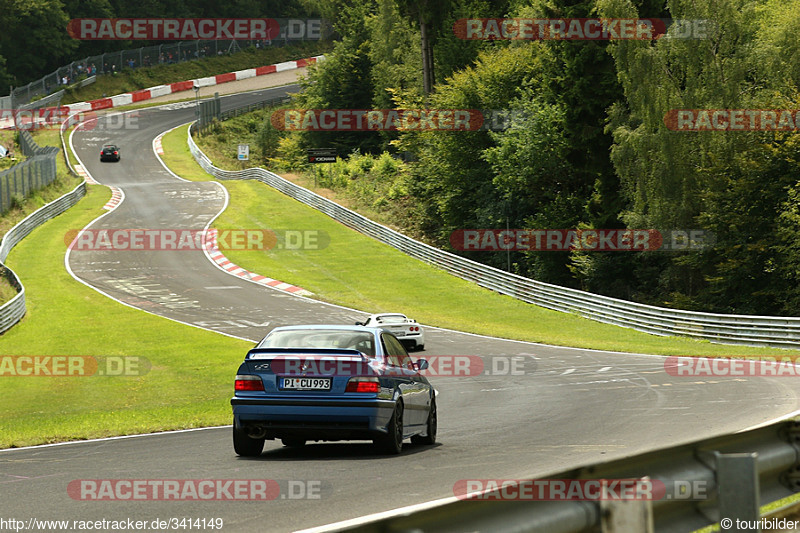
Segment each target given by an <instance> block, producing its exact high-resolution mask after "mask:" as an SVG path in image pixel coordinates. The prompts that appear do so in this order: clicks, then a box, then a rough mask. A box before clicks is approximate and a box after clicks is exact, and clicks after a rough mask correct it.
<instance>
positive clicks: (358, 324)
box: [356, 322, 364, 326]
mask: <svg viewBox="0 0 800 533" xmlns="http://www.w3.org/2000/svg"><path fill="white" fill-rule="evenodd" d="M363 325H364V323H363V322H356V326H363Z"/></svg>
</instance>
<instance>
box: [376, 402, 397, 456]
mask: <svg viewBox="0 0 800 533" xmlns="http://www.w3.org/2000/svg"><path fill="white" fill-rule="evenodd" d="M386 429H387V433H386V435H382V436H381V437H379V438H377V439H375V445H376V447H377V448H378V449H379V450H380V451H381V452H383V453H387V454H391V455H397V454H398V453H400V452H401V451H402V450H403V402H399V401H398V402H397V405H396V406H395V408H394V412H393V413H392V419H391V420H390V421H389V426H388V427H387V428H386Z"/></svg>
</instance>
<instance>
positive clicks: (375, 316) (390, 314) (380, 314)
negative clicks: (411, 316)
mask: <svg viewBox="0 0 800 533" xmlns="http://www.w3.org/2000/svg"><path fill="white" fill-rule="evenodd" d="M382 316H401V317H403V318H408V317H407V316H406V315H404V314H403V313H376V314H374V315H369V317H370V318H379V317H382Z"/></svg>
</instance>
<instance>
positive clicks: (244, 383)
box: [234, 374, 264, 391]
mask: <svg viewBox="0 0 800 533" xmlns="http://www.w3.org/2000/svg"><path fill="white" fill-rule="evenodd" d="M234 390H237V391H258V390H262V391H263V390H264V382H263V381H261V378H260V377H259V376H247V375H242V374H240V375H238V376H236V383H235V385H234Z"/></svg>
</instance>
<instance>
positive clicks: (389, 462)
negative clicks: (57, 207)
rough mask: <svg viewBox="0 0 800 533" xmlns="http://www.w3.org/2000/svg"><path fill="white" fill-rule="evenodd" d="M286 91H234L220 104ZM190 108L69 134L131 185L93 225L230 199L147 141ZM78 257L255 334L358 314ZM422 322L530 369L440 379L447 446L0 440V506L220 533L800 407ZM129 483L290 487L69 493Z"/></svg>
mask: <svg viewBox="0 0 800 533" xmlns="http://www.w3.org/2000/svg"><path fill="white" fill-rule="evenodd" d="M286 90H287V88H278V89H273V90H266V91H258V92H257V93H249V94H245V95H237V96H232V97H228V98H223V109H225V108H226V107H228V106H230V105H233V104H234V103H236V104H238V103H241V102H243V101H254V100H259V99H262V98H264V96H265V94H269V93H275V94H277V93H281V92H284V91H286ZM193 116H194V111H193V109H192V107H191V106H187V105H183V104H178V105H173V106H168V107H166V108H161V109H150V110H143V111H141V112H140V116H139V119H138V125H139V129H136V130H119V131H116V132H109V131H107V130H106V131H104V130H102V129H97V130H95V131H89V132H78V133H76V134H75V138H74V143H75V148H76V150H77V153H78V155H79V156H80V158H81V159H82V160H83V162H84V164H85V165H86V168H87V169H88V171H89V172H90V173H91V175H92V176H93V177H94V178H95V179H96V180H97V181H99V182H100V183H103V184H106V185H114V186H117V187H119V188H120V189H122V190H123V191H124V194H125V200H124V202H123V203H122V204H121V205H120V206H119V207H118V208H117V209H116V210H115V211H113V212H111V213H110V214H108V215H107V216H104V217H103V218H101V219H99V220H97V221H96V222H95V223H93V224H92V226H91V227H92V228H95V229H97V228H166V229H176V228H192V229H202V228H204V227H205V226H206V224H208V222H209V221H210V220H211V219H213V217H214V216H215V215H216V214H217V213H218V212H219V211H220V209H221V208H222V207H223V205H224V203H225V196H224V193H223V191H222V188H221V187H220V186H219V185H218V184H216V183H213V182H202V183H195V182H185V181H181V180H178V179H176V178H175V177H173V176H172V175H170V174H169V173H168V172H167V171H165V170H164V168H163V167H162V165H161V164H160V163H159V161H158V160H157V158H156V156H155V155H154V153H153V151H152V148H151V143H152V140H153V138H154V137H155V136H156V135H158V134H160V133H162V132H163V131H165V130H167V129H169V128H172V127H173V126H176V125H179V124H182V123H185V122H188V121H189V120H192V119H193ZM112 133H113V135H112ZM110 140H113V141H117V142H118V143H119V144H120V145H121V146H122V147H123V152H122V161H121V163H119V164H101V163H100V162H99V161H98V160H97V156H96V155H97V153H98V151H99V147H100V146H101V145H102V144H103V143H105V142H108V141H110ZM279 225H280V224H279V223H277V222H276V226H279ZM69 266H70V268H71V269H72V271H73V272H74V274H75V275H76V276H78V277H79V278H80V279H81V280H83V281H85V282H86V283H88V284H90V285H92V286H93V287H96V288H97V289H99V290H101V291H103V292H104V293H106V294H108V295H110V296H113V297H114V298H117V299H119V300H121V301H123V302H126V303H128V304H130V305H133V306H136V307H140V308H142V309H146V310H147V311H150V312H152V313H156V314H159V315H162V316H165V317H169V318H173V319H176V320H180V321H182V322H186V323H190V324H194V325H197V326H201V327H204V328H208V329H213V330H216V331H219V332H223V333H226V334H232V335H236V336H239V337H244V338H247V339H252V340H254V341H255V340H258V339H260V338H261V337H262V336H263V335H264V334H265V333H266V332H267V331H269V329H270V328H272V327H274V326H277V325H283V324H296V323H324V322H331V323H348V324H349V323H352V322H353V321H355V320H357V319H358V318H360V317H363V314H364V313H361V312H356V311H353V310H348V309H344V308H340V307H335V306H330V305H327V304H323V303H319V302H315V301H312V300H308V299H303V298H298V297H294V296H290V295H287V294H285V293H281V292H279V291H276V290H273V289H269V288H266V287H261V286H258V285H255V284H253V283H250V282H247V281H245V280H242V279H240V278H237V277H235V276H231V275H229V274H227V273H225V272H222V271H221V270H219V269H218V268H217V267H215V266H214V265H212V264H211V263H210V262H209V261H208V260H207V259H206V257H205V256H204V255H203V253H202V252H187V251H180V252H164V251H161V252H149V253H145V252H81V253H76V252H73V253H71V254H70V256H69ZM260 274H264V275H267V276H268V275H269V274H270V273H269V272H260ZM369 311H371V310H369V309H365V310H364V312H369ZM426 335H427V341H426V348H427V350H426V352H425V354H426V355H434V354H477V355H480V356H482V357H483V358H484V360H485V361H487V364H491V360H492V359H491V358H492V356H504V357H519V358H520V359H519V361H520V362H521V364H522V368H523V369H524V371H525V372H524V373H523V374H522V375H514V376H487V375H481V376H476V377H463V378H453V377H450V378H444V377H440V378H438V379H436V378H434V379H433V380H432V381H433V383H434V385H435V386H436V387H437V389H438V391H439V396H438V404H439V411H440V429H439V441H440V444H438V445H436V446H433V447H424V446H411V445H406V448H405V451H404V452H403V453H402V454H401V455H399V456H396V457H385V456H379V455H375V454H373V452H372V449H371V447H370V446H369V445H368V444H352V443H349V444H339V443H328V444H315V445H310V446H307V447H306V448H305V449H301V450H289V449H285V448H282V447H281V445H280V443H275V442H270V441H267V445H266V447H265V452H264V454H263V455H262V456H261V457H259V458H257V459H242V458H237V457H236V456H235V455H234V453H233V449H232V445H231V436H230V428H229V427H226V428H216V429H206V430H196V431H187V432H174V433H165V434H156V435H147V436H140V437H134V438H122V439H117V440H102V441H96V442H82V443H70V444H66V445H61V446H50V447H35V448H27V449H19V450H6V451H3V452H2V453H0V472H1V473H2V475H1V476H0V486H1V487H2V500H0V501H2V503H1V504H0V517H15V518H18V519H21V518H27V517H30V516H36V517H38V518H50V519H70V520H73V519H74V520H89V519H103V518H105V519H127V518H133V519H136V520H152V519H154V518H161V519H167V518H170V517H194V518H207V519H208V518H216V517H219V518H223V519H224V523H225V527H224V529H223V531H248V530H254V529H255V530H259V531H289V530H295V529H299V528H305V527H311V526H316V525H322V524H325V523H330V522H334V521H338V520H344V519H347V518H353V517H357V516H362V515H366V514H370V513H374V512H379V511H385V510H389V509H394V508H397V507H402V506H406V505H411V504H415V503H420V502H424V501H427V500H432V499H436V498H441V497H447V496H451V495H452V488H453V485H454V483H455V482H456V481H458V480H461V479H473V478H478V479H480V478H519V477H542V476H545V475H547V474H552V473H555V472H557V471H561V470H565V469H567V468H569V467H573V466H579V465H583V464H587V463H591V462H597V461H602V460H607V459H612V458H619V457H622V456H626V455H631V454H635V453H639V452H643V451H646V450H652V449H654V448H661V447H667V446H671V445H675V444H678V443H682V442H687V441H691V440H695V439H699V438H703V437H709V436H713V435H718V434H723V433H730V432H734V431H737V430H741V429H743V428H747V427H750V426H753V425H757V424H761V423H764V422H766V421H768V420H771V419H774V418H776V417H779V416H782V415H785V414H788V413H791V412H793V411H795V410H797V409H798V408H800V401H798V391H800V385H798V384H797V383H796V382H795V381H794V380H787V379H780V378H776V379H765V378H747V379H724V378H715V379H713V380H707V379H706V380H702V379H687V378H676V377H672V376H670V375H668V374H667V373H666V372H665V371H664V366H663V359H662V358H660V357H653V356H647V355H630V354H615V353H605V352H594V351H590V350H578V349H570V348H555V347H549V346H542V345H535V344H529V343H521V342H513V341H505V340H499V339H492V338H486V337H480V336H475V335H469V334H463V333H458V332H453V331H446V330H437V329H433V328H429V329H428V330H427V331H426ZM231 378H233V376H231ZM228 400H229V398H227V397H226V398H220V401H221V402H227V401H228ZM123 478H124V479H274V480H279V482H280V483H281V484H282V490H284V492H283V493H282V496H283V497H279V498H278V499H276V500H275V501H269V502H230V501H205V502H169V501H148V502H119V501H117V502H92V501H75V500H72V499H71V498H70V497H69V496H68V494H67V490H66V487H67V485H68V483H69V482H70V481H72V480H76V479H123ZM289 480H291V481H293V482H295V484H294V485H293V486H294V487H295V491H296V493H297V492H298V489H297V487H299V485H298V484H297V482H301V481H303V482H310V483H311V484H310V485H308V486H309V487H311V489H310V490H313V491H314V496H316V497H315V498H313V499H305V498H303V499H293V498H291V497H289V496H290V495H289V492H288V483H289Z"/></svg>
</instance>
